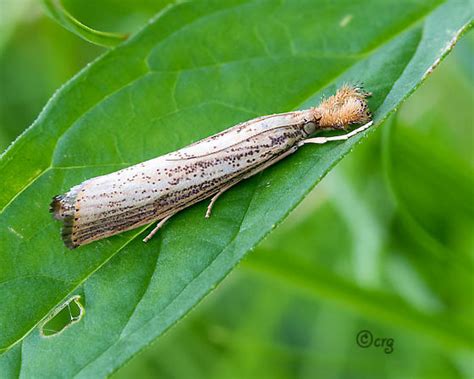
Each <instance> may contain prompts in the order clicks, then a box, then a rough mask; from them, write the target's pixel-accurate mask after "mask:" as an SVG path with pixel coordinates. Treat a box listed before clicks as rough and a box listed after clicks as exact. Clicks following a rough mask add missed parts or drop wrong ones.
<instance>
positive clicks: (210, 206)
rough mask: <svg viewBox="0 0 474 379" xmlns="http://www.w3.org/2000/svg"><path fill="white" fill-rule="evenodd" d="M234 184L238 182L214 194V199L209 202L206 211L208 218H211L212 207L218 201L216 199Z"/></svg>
mask: <svg viewBox="0 0 474 379" xmlns="http://www.w3.org/2000/svg"><path fill="white" fill-rule="evenodd" d="M234 184H237V183H232V184H230V185H228V186H226V187H224V188H222V189H221V190H219V192H217V193H216V194H215V195H214V196H212V199H211V202H210V203H209V205H208V206H207V211H206V218H209V217H211V211H212V207H213V206H214V203H215V202H216V200H217V199H218V198H219V196H220V195H222V194H223V193H224V192H225V191H227V190H228V189H229V188H230V187H232V186H233V185H234Z"/></svg>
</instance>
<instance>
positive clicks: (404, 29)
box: [0, 1, 471, 376]
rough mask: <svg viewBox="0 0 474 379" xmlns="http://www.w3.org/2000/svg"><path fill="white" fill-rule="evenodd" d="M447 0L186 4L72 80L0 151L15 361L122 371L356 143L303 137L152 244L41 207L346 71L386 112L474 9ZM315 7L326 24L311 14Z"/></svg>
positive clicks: (26, 369) (22, 366)
mask: <svg viewBox="0 0 474 379" xmlns="http://www.w3.org/2000/svg"><path fill="white" fill-rule="evenodd" d="M437 5H438V4H432V3H429V2H427V3H425V4H423V3H419V2H409V1H407V2H403V3H398V2H397V3H394V4H393V6H392V7H391V8H390V9H388V8H387V6H386V5H382V4H374V3H372V2H365V3H361V4H358V5H357V6H356V5H352V6H349V7H348V6H347V4H344V6H342V5H341V6H335V5H334V3H320V4H314V3H313V2H310V1H307V2H304V1H301V2H291V3H284V4H282V5H281V4H280V3H279V2H273V1H266V2H239V1H235V2H225V3H224V4H222V3H221V2H199V3H189V4H181V5H179V6H175V7H173V8H171V9H170V10H168V11H167V12H165V13H163V14H161V15H160V16H159V17H157V18H156V19H155V21H154V22H153V23H151V24H150V25H149V26H147V27H146V28H145V29H144V30H143V31H141V32H140V33H139V34H137V35H136V36H134V37H132V38H131V40H130V41H128V42H127V43H125V44H124V45H122V46H121V47H119V48H117V49H116V50H114V51H112V52H110V53H107V54H105V55H104V56H103V57H102V58H100V59H99V60H98V61H96V62H95V63H94V64H93V65H91V66H90V67H88V68H86V69H85V70H84V71H83V72H82V73H80V74H79V75H78V76H76V77H75V78H74V79H73V80H72V81H70V82H69V83H68V84H67V85H66V86H64V87H63V88H62V89H61V90H60V91H59V92H58V94H57V95H56V96H55V97H54V98H53V99H52V100H51V102H50V103H49V104H48V106H47V107H46V109H45V110H44V112H43V113H42V115H40V117H39V118H38V120H37V121H36V122H35V124H34V125H33V127H32V128H30V129H29V130H28V131H27V132H26V133H25V134H24V135H23V136H22V137H20V138H19V139H18V140H17V142H16V143H15V144H14V145H13V146H12V147H11V148H10V149H9V150H8V151H7V152H6V153H5V155H4V156H3V157H2V161H1V162H0V171H1V175H2V178H4V181H5V183H8V187H6V188H5V190H4V191H2V194H1V195H0V196H1V197H0V203H1V207H2V209H3V210H2V214H1V223H2V225H3V226H2V230H7V233H4V234H2V236H0V239H1V240H0V243H1V246H7V247H8V249H6V251H5V253H4V254H3V255H2V265H1V266H0V267H1V268H0V278H1V282H2V283H1V284H0V296H1V298H0V300H1V302H2V304H3V305H4V306H3V308H2V310H7V311H6V312H5V311H2V314H1V315H0V329H1V330H2V331H5V332H4V333H2V335H1V336H0V339H1V342H2V347H3V348H4V349H8V348H10V350H9V351H8V352H6V353H4V354H3V356H2V360H1V364H2V365H3V367H4V368H5V369H6V370H8V372H10V373H12V374H15V373H16V374H19V372H20V370H21V374H22V375H29V374H33V373H35V374H38V375H48V373H50V374H51V373H54V372H59V365H61V362H64V361H67V362H68V365H67V367H64V366H61V373H63V375H65V376H71V375H79V376H81V375H83V376H90V375H102V374H106V373H109V372H111V371H113V370H115V369H116V368H117V367H119V366H120V365H121V364H122V363H123V362H124V360H126V359H128V358H129V357H130V356H132V355H133V354H134V353H135V352H136V351H138V350H139V349H141V348H142V347H143V346H145V345H146V344H148V343H150V342H151V341H152V340H153V339H154V338H156V336H158V335H160V334H161V333H162V332H163V331H164V330H166V329H167V328H168V327H169V326H170V325H172V324H173V323H174V322H176V320H178V319H179V318H180V317H182V316H183V315H184V314H185V313H186V312H187V311H188V310H189V309H190V308H191V307H192V306H194V305H195V304H196V303H197V302H198V301H199V300H200V299H201V298H202V297H203V296H204V295H205V294H206V293H207V292H209V291H210V290H211V289H212V288H213V286H215V285H216V284H217V283H218V282H219V281H220V280H222V278H223V277H224V276H225V275H226V274H227V273H228V272H229V270H231V269H232V267H233V266H234V265H235V264H236V263H237V262H238V261H239V260H240V259H241V257H242V256H243V255H244V254H245V253H246V252H247V251H248V250H249V249H251V248H252V247H254V246H255V244H256V243H257V242H258V241H259V240H260V239H261V238H262V237H263V236H265V235H266V234H267V233H268V232H269V231H270V230H271V229H272V228H273V227H274V225H275V224H276V223H278V222H279V221H281V220H282V219H283V218H284V217H285V216H286V214H287V213H288V212H289V210H291V209H292V208H293V207H294V206H295V205H296V204H297V203H298V202H299V201H300V200H301V199H302V197H303V196H304V195H305V194H306V193H307V192H308V191H309V190H310V188H311V187H312V186H314V184H315V183H316V182H317V181H318V180H319V179H320V178H321V177H322V176H323V175H324V174H325V173H326V172H327V171H328V170H329V169H330V168H331V167H332V166H333V165H334V163H335V162H337V161H338V160H339V159H340V158H341V157H342V156H343V155H344V154H346V153H347V152H348V151H349V150H350V148H351V147H352V146H353V145H354V144H355V143H356V142H357V140H352V141H349V142H348V143H344V144H339V145H335V144H334V145H331V146H322V147H314V148H313V147H311V148H307V149H302V151H301V152H299V153H298V154H297V155H295V156H293V157H290V158H289V159H287V160H286V161H285V162H284V163H282V164H279V165H278V166H276V167H274V168H271V169H270V170H268V171H267V172H264V173H263V174H262V175H260V176H258V177H256V178H253V179H251V180H249V181H247V182H245V183H242V185H239V186H238V187H237V188H235V189H234V190H232V191H230V192H229V193H228V194H226V195H225V196H223V198H222V199H221V201H220V202H219V203H218V204H217V206H216V208H215V213H214V215H213V217H212V219H211V220H204V219H203V214H204V213H203V212H204V209H205V206H206V205H205V204H200V205H197V206H195V207H192V208H191V209H189V210H187V211H185V212H182V214H180V215H178V216H177V217H176V218H175V219H174V220H172V221H171V222H170V223H169V225H167V227H166V228H165V229H164V230H163V231H162V233H160V235H159V237H158V238H156V239H155V240H154V241H153V242H152V243H150V244H149V245H143V244H142V243H141V242H139V239H136V238H134V237H136V236H137V235H138V234H139V231H134V232H129V233H127V234H124V235H122V236H118V237H115V238H111V239H109V240H107V241H102V242H99V243H97V244H94V245H91V246H88V247H84V248H82V249H81V250H79V251H75V252H73V253H71V252H67V251H65V249H64V248H63V247H62V245H61V242H60V240H59V237H58V229H59V226H58V225H57V224H55V223H53V222H51V220H50V219H49V216H48V215H47V214H46V211H45V209H46V207H47V206H46V204H48V202H49V198H50V196H52V195H54V194H55V193H58V192H62V191H64V190H66V189H68V188H69V187H70V186H71V185H73V184H76V183H78V182H80V181H82V180H84V179H86V178H88V177H92V176H94V175H98V174H101V173H106V172H110V171H113V170H115V169H117V168H120V167H123V166H124V165H127V164H131V163H135V162H139V161H141V160H143V159H147V158H150V157H153V156H156V155H159V154H162V153H165V152H167V151H171V150H174V149H176V148H178V147H180V146H184V145H186V144H188V143H189V142H191V141H194V140H196V139H199V138H202V137H204V136H207V135H209V134H211V133H213V132H215V131H218V130H222V129H224V128H226V127H229V126H230V125H232V124H234V123H236V122H238V121H242V120H244V119H248V118H250V117H254V116H257V115H261V114H266V113H270V112H278V111H285V110H290V109H296V108H303V107H307V106H310V105H312V104H314V103H316V102H317V101H318V100H319V99H320V98H321V96H323V95H324V94H326V95H327V94H330V93H332V92H333V91H334V89H335V88H336V87H337V86H338V85H340V84H341V83H342V82H344V81H354V80H362V81H364V82H365V84H366V87H367V88H368V89H369V90H371V91H372V92H373V93H374V96H373V99H372V101H371V109H372V110H374V113H375V117H376V120H377V121H380V120H382V119H384V118H385V117H386V116H387V115H388V113H389V112H391V111H392V110H393V109H394V108H395V107H397V106H398V105H399V103H400V102H401V101H402V100H403V99H404V98H405V97H406V96H407V95H408V94H409V93H411V92H412V91H413V90H414V88H415V87H416V86H417V85H418V84H419V83H420V82H421V80H423V79H424V78H425V76H426V73H427V71H429V69H430V68H431V67H432V66H433V65H435V64H437V62H438V61H439V59H440V58H441V57H442V56H443V55H444V54H445V53H446V52H448V51H449V50H450V49H451V48H452V46H453V44H454V42H456V40H457V39H458V38H459V36H460V34H461V33H462V31H464V30H465V29H466V28H467V25H468V23H469V22H470V21H471V15H470V14H469V13H468V12H466V9H469V8H468V5H469V4H468V3H467V2H466V3H465V2H458V1H455V2H448V3H446V4H443V5H441V6H440V7H438V6H437ZM397 9H399V10H400V12H397V11H396V10H397ZM402 10H403V11H402ZM308 14H314V15H318V20H320V21H321V22H318V23H308V22H305V18H304V16H305V15H308ZM394 14H396V15H397V16H396V17H394ZM349 15H351V16H352V18H351V19H350V21H349V23H347V21H345V22H342V21H343V20H347V16H349ZM370 15H373V16H372V19H377V21H378V22H376V23H375V22H374V23H373V24H368V23H367V22H366V20H367V18H368V16H370ZM346 23H347V24H346ZM189 41H193V42H192V44H190V42H189ZM97 137H100V138H97ZM98 141H100V147H99V146H97V145H98ZM38 147H41V154H37V151H38ZM25 209H28V212H27V213H25V211H24V210H25ZM32 246H34V249H35V250H36V252H35V254H31V247H32ZM71 294H80V295H81V297H82V298H83V299H84V300H85V304H84V305H85V308H86V315H85V316H84V318H83V320H81V322H80V323H78V324H76V325H74V326H73V327H71V328H69V329H67V330H65V331H64V332H63V333H62V334H60V335H58V336H57V337H54V338H51V339H47V340H45V339H41V338H40V336H39V333H38V331H37V330H36V329H33V328H34V327H35V326H36V325H37V324H38V322H39V321H40V320H41V319H42V318H44V317H45V316H46V315H47V314H48V312H49V311H51V310H52V309H54V307H55V305H56V304H58V303H60V302H61V300H62V299H65V298H67V297H68V296H70V295H71ZM18 304H27V306H25V308H21V307H20V309H19V307H18ZM13 309H15V312H12V311H9V310H13ZM31 331H32V332H31ZM25 335H28V336H27V338H26V339H23V340H22V338H24V336H25ZM97 336H99V338H97ZM70 346H77V347H80V351H81V354H80V356H77V355H76V354H75V352H74V350H71V349H68V347H70ZM43 352H45V353H43ZM43 354H48V355H50V354H60V355H61V356H62V357H63V358H64V360H48V359H45V356H43ZM68 354H71V356H69V357H68ZM72 356H74V359H72Z"/></svg>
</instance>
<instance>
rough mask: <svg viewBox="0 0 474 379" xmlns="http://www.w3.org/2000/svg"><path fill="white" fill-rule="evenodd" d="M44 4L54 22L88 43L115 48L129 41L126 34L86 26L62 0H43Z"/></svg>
mask: <svg viewBox="0 0 474 379" xmlns="http://www.w3.org/2000/svg"><path fill="white" fill-rule="evenodd" d="M42 3H43V5H44V7H45V9H46V11H47V13H48V14H49V15H50V17H51V18H52V19H53V20H55V21H56V22H58V23H59V24H60V25H62V26H63V27H64V28H66V29H67V30H69V31H70V32H72V33H74V34H76V35H78V36H79V37H81V38H83V39H84V40H86V41H88V42H91V43H94V44H96V45H99V46H105V47H114V46H117V45H118V44H119V43H121V42H123V41H124V40H125V39H127V35H126V34H119V33H110V32H102V31H99V30H95V29H92V28H90V27H88V26H87V25H84V24H83V23H82V22H80V21H79V20H77V19H76V18H74V16H73V15H71V14H70V13H69V12H68V11H67V10H66V8H64V6H63V4H62V2H61V0H42Z"/></svg>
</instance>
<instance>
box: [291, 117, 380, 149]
mask: <svg viewBox="0 0 474 379" xmlns="http://www.w3.org/2000/svg"><path fill="white" fill-rule="evenodd" d="M372 124H373V122H372V121H370V122H368V123H367V124H365V125H362V126H360V127H358V128H357V129H354V130H353V131H352V132H350V133H347V134H343V135H340V136H333V137H315V138H307V139H305V140H303V141H301V142H300V143H299V144H298V145H299V146H303V145H305V144H307V143H317V144H323V143H326V142H332V141H345V140H348V139H349V138H351V137H354V136H355V135H356V134H358V133H360V132H362V131H364V130H366V129H368V128H369V127H371V126H372Z"/></svg>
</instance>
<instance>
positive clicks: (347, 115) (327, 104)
mask: <svg viewBox="0 0 474 379" xmlns="http://www.w3.org/2000/svg"><path fill="white" fill-rule="evenodd" d="M369 96H370V93H368V92H365V91H364V90H363V89H362V88H361V87H360V86H351V85H347V84H345V85H343V86H342V87H341V88H340V89H339V90H338V91H337V92H336V94H335V95H333V96H331V97H329V98H327V99H325V100H324V101H323V102H322V103H321V104H320V105H319V106H318V107H316V108H314V113H315V119H316V120H319V121H318V125H319V129H344V128H345V127H347V126H349V125H353V124H365V123H367V122H369V121H370V119H371V114H370V111H369V108H368V105H367V97H369Z"/></svg>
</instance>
